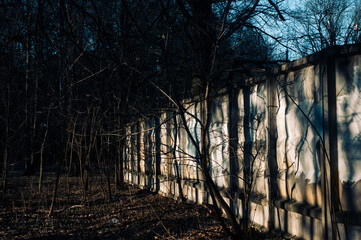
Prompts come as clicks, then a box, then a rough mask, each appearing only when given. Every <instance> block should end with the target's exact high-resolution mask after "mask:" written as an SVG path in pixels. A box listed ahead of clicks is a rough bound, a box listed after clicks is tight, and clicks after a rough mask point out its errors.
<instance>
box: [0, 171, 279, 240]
mask: <svg viewBox="0 0 361 240" xmlns="http://www.w3.org/2000/svg"><path fill="white" fill-rule="evenodd" d="M78 180H79V179H77V178H75V177H72V178H70V179H69V184H68V183H67V182H68V181H67V178H66V177H65V176H64V177H61V178H60V188H59V193H58V198H57V201H56V205H55V210H54V214H53V215H52V216H51V217H48V216H47V215H48V212H49V208H50V205H51V197H52V192H53V189H54V184H53V183H54V182H55V176H54V175H48V176H46V177H45V180H44V187H43V191H42V193H41V194H39V192H38V183H37V181H38V178H37V177H24V176H11V177H10V179H9V187H8V188H9V190H8V192H7V194H6V195H5V196H4V195H2V194H1V199H0V201H1V202H0V239H142V240H145V239H229V237H228V236H227V235H226V233H225V232H224V231H223V230H222V227H220V225H219V223H218V221H217V219H216V217H215V216H214V215H213V214H212V213H211V212H210V210H209V208H208V209H207V208H206V207H204V206H199V205H195V204H189V203H180V202H177V201H175V200H173V199H171V198H167V197H162V196H159V195H157V194H155V193H150V192H148V191H146V190H141V189H138V188H135V187H133V186H125V187H124V189H122V190H119V191H117V192H116V193H114V188H112V190H113V196H112V201H110V202H109V201H108V192H107V189H106V186H107V185H106V182H105V179H102V178H100V177H92V178H91V179H90V185H89V186H90V189H89V191H88V192H87V195H86V202H85V204H84V202H83V196H84V195H83V192H82V190H81V186H80V185H79V183H78ZM254 239H267V236H266V235H264V234H261V233H258V234H257V235H255V237H254ZM268 239H275V238H268Z"/></svg>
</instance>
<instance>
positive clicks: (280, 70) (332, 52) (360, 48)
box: [271, 44, 361, 76]
mask: <svg viewBox="0 0 361 240" xmlns="http://www.w3.org/2000/svg"><path fill="white" fill-rule="evenodd" d="M358 54H361V44H352V45H343V46H335V47H330V48H326V49H324V50H322V51H320V52H317V53H314V54H311V55H309V56H306V57H302V58H299V59H297V60H294V61H292V62H289V63H285V64H282V65H279V66H277V67H275V68H273V70H271V73H272V74H274V75H276V76H278V75H282V74H286V73H288V72H293V71H297V70H299V69H302V68H304V67H308V66H312V65H316V64H317V63H321V62H322V61H323V60H324V59H325V58H331V57H342V56H352V55H358Z"/></svg>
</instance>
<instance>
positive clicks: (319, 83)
mask: <svg viewBox="0 0 361 240" xmlns="http://www.w3.org/2000/svg"><path fill="white" fill-rule="evenodd" d="M245 83H246V84H244V85H243V86H240V87H239V88H236V89H232V90H228V89H227V90H224V91H223V92H222V93H220V94H219V95H217V97H214V98H213V99H212V101H211V114H210V127H209V132H208V133H207V136H208V137H209V156H210V168H209V172H210V174H211V176H212V179H213V181H214V182H215V184H216V185H217V186H218V188H219V190H220V192H221V195H222V196H223V197H224V199H225V201H226V202H227V203H228V204H229V205H230V206H231V209H232V210H233V211H234V213H235V214H236V215H237V216H238V217H239V218H243V217H245V214H247V215H248V216H249V218H250V220H251V221H252V222H253V223H255V224H256V225H259V226H263V227H266V228H270V229H276V230H280V231H282V232H286V233H289V234H292V235H295V236H298V237H301V238H304V239H313V240H314V239H324V238H326V236H327V237H328V238H329V239H333V238H334V234H336V235H338V234H339V235H340V237H341V239H346V234H345V231H346V230H347V232H348V235H347V236H348V237H349V239H361V227H360V225H361V217H360V216H361V200H360V199H361V181H360V180H361V139H360V138H361V95H360V94H361V47H360V46H359V45H355V46H351V47H350V46H345V47H340V48H335V49H331V50H326V51H323V52H320V53H317V54H315V55H311V56H308V57H305V58H301V59H298V60H296V61H294V62H291V63H288V64H284V65H281V66H279V67H277V68H275V69H274V70H273V71H272V72H271V73H267V74H265V76H261V77H257V78H253V79H247V80H245ZM184 107H185V109H186V114H185V123H184V122H183V121H182V118H181V117H180V115H179V114H177V111H178V110H177V109H174V110H173V111H169V110H167V111H164V112H163V113H161V114H159V115H158V116H150V117H148V118H147V117H144V118H142V119H139V121H138V122H136V123H131V124H129V126H128V127H127V129H126V133H127V136H126V141H125V142H126V144H125V151H124V169H125V174H124V176H125V179H126V181H128V182H130V183H133V184H136V185H139V186H140V187H144V188H148V189H150V190H152V191H157V192H158V193H160V194H163V195H167V196H172V197H174V198H178V197H180V196H181V195H182V196H184V197H185V198H186V199H188V200H189V201H193V202H198V203H207V204H212V200H211V198H210V195H209V194H208V192H207V187H206V184H205V183H204V180H203V179H204V178H203V175H202V171H201V170H200V163H199V156H198V155H199V154H198V152H197V147H199V148H201V147H202V146H201V144H202V141H201V136H202V132H201V129H202V127H201V125H202V124H203V123H204V120H205V118H206V116H205V111H204V107H205V106H204V103H203V102H201V101H198V100H197V99H193V100H192V99H187V100H184ZM184 124H186V125H187V127H188V129H189V134H188V133H187V131H186V129H185V127H184V126H185V125H184ZM191 138H193V140H194V141H192V140H191ZM180 191H181V192H180ZM181 193H182V194H181ZM247 199H249V200H250V205H249V208H247V206H246V202H247V201H246V200H247ZM247 209H248V211H247ZM346 222H347V224H345V223H346ZM335 226H338V228H335ZM345 226H346V228H345ZM332 229H333V230H334V231H332Z"/></svg>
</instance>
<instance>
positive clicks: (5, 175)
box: [2, 80, 11, 195]
mask: <svg viewBox="0 0 361 240" xmlns="http://www.w3.org/2000/svg"><path fill="white" fill-rule="evenodd" d="M10 94H11V88H10V80H8V82H7V105H6V110H7V119H6V127H5V140H4V141H5V146H4V162H3V182H2V185H3V186H2V190H3V194H4V195H5V194H6V191H7V178H8V161H9V159H8V158H9V126H10V99H11V97H10Z"/></svg>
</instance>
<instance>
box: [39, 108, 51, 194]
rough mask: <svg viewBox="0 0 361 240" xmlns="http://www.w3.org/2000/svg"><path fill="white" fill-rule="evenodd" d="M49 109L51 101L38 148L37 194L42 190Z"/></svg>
mask: <svg viewBox="0 0 361 240" xmlns="http://www.w3.org/2000/svg"><path fill="white" fill-rule="evenodd" d="M51 107H52V101H50V104H49V108H48V114H47V116H46V129H45V133H44V137H43V141H42V143H41V147H40V175H39V193H41V188H42V185H43V176H44V172H43V168H44V147H45V142H46V139H47V137H48V132H49V117H50V110H51Z"/></svg>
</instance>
